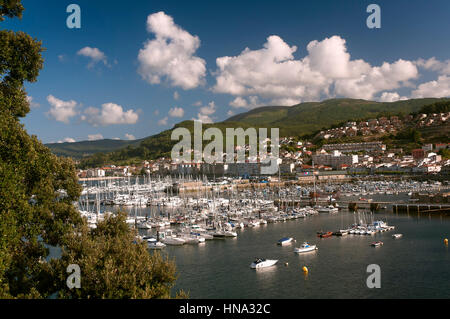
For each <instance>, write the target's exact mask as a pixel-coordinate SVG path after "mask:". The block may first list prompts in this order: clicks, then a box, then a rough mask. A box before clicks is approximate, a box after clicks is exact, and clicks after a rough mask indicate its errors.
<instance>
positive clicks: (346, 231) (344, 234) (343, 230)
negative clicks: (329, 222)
mask: <svg viewBox="0 0 450 319" xmlns="http://www.w3.org/2000/svg"><path fill="white" fill-rule="evenodd" d="M333 235H334V236H347V235H348V230H345V229H340V230H338V231H336V232H334V233H333Z"/></svg>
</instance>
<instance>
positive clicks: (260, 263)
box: [250, 258, 278, 269]
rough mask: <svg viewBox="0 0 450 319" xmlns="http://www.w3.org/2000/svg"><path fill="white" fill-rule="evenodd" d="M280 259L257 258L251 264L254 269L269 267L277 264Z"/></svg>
mask: <svg viewBox="0 0 450 319" xmlns="http://www.w3.org/2000/svg"><path fill="white" fill-rule="evenodd" d="M277 262H278V260H273V259H261V258H257V259H256V260H255V261H254V262H253V263H252V264H251V265H250V268H252V269H259V268H267V267H271V266H273V265H275V264H276V263H277Z"/></svg>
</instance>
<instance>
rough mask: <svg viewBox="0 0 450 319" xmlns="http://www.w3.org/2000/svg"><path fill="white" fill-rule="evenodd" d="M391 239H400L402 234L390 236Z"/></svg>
mask: <svg viewBox="0 0 450 319" xmlns="http://www.w3.org/2000/svg"><path fill="white" fill-rule="evenodd" d="M392 237H393V238H394V239H397V238H401V237H403V234H394V235H392Z"/></svg>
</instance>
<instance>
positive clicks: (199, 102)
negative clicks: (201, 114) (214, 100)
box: [192, 101, 203, 106]
mask: <svg viewBox="0 0 450 319" xmlns="http://www.w3.org/2000/svg"><path fill="white" fill-rule="evenodd" d="M202 104H203V103H202V101H197V102H195V103H194V104H192V105H193V106H202Z"/></svg>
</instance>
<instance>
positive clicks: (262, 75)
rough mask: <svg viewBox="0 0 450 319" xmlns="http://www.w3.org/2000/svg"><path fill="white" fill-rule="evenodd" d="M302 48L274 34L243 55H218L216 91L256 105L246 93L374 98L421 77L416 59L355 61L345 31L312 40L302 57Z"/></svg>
mask: <svg viewBox="0 0 450 319" xmlns="http://www.w3.org/2000/svg"><path fill="white" fill-rule="evenodd" d="M296 51H297V47H296V46H289V45H288V44H287V43H285V42H284V41H283V39H281V38H280V37H279V36H276V35H273V36H270V37H268V38H267V42H266V43H265V44H264V46H263V48H262V49H259V50H250V49H249V48H246V49H245V50H244V51H242V52H241V54H239V55H238V56H233V57H230V56H225V57H220V58H217V60H216V64H217V67H218V70H217V72H216V84H215V86H214V87H213V90H214V91H215V92H218V93H228V94H231V95H234V96H236V97H240V98H241V99H235V100H234V101H233V102H232V103H230V105H231V106H233V107H245V108H251V107H252V103H250V102H247V101H244V100H243V98H244V97H247V96H257V97H258V98H259V99H264V100H266V101H268V102H266V101H264V104H267V103H271V104H280V103H282V104H284V105H289V104H290V105H293V104H297V103H300V102H301V101H317V100H320V99H321V98H323V97H334V96H336V95H341V96H346V97H353V98H364V99H372V98H373V97H374V96H375V94H377V93H379V92H381V91H386V90H392V89H396V88H398V87H401V86H407V85H410V83H409V82H408V81H410V80H412V79H415V78H416V77H417V76H418V71H417V68H416V66H415V65H414V63H412V62H410V61H405V60H401V59H400V60H398V61H396V62H394V63H387V62H385V63H383V64H382V65H381V66H371V65H370V64H369V63H367V62H365V61H363V60H351V57H350V54H349V53H348V52H347V48H346V42H345V40H344V39H342V38H341V37H339V36H332V37H330V38H325V39H324V40H322V41H317V40H315V41H311V42H310V43H309V44H308V45H307V51H308V54H307V55H306V56H305V57H303V58H302V59H299V60H296V59H295V58H294V56H293V54H294V53H295V52H296ZM277 102H278V103H277Z"/></svg>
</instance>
